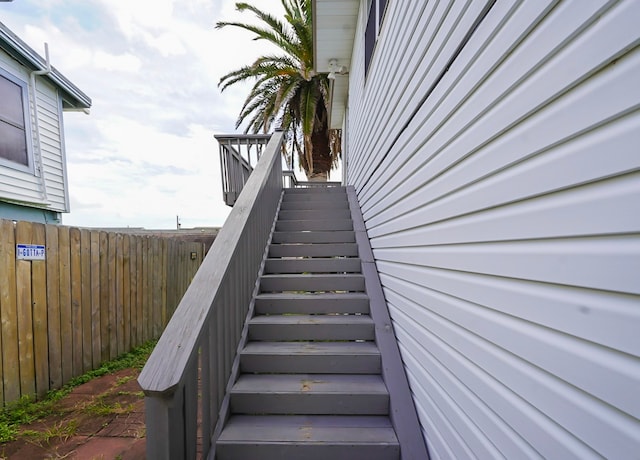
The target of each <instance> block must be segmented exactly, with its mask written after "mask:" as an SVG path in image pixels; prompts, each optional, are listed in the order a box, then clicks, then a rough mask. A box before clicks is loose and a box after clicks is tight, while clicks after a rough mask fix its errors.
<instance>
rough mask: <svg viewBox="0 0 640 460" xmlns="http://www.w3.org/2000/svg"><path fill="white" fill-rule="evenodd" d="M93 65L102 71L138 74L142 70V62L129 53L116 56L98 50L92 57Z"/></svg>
mask: <svg viewBox="0 0 640 460" xmlns="http://www.w3.org/2000/svg"><path fill="white" fill-rule="evenodd" d="M93 65H94V67H95V68H97V69H102V70H110V71H115V72H138V71H139V70H140V69H141V68H142V61H141V60H140V59H139V58H138V57H137V56H134V55H133V54H131V53H126V54H119V55H116V54H111V53H107V52H105V51H102V50H98V51H96V52H95V53H94V55H93Z"/></svg>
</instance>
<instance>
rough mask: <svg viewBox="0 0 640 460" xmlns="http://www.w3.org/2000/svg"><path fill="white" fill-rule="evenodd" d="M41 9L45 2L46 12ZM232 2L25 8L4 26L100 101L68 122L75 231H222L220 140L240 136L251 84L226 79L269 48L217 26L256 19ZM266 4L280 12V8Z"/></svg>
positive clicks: (163, 0)
mask: <svg viewBox="0 0 640 460" xmlns="http://www.w3.org/2000/svg"><path fill="white" fill-rule="evenodd" d="M42 3H44V4H45V5H43V4H42ZM234 4H235V1H230V0H224V1H222V0H185V1H177V0H56V2H55V7H52V6H53V5H54V3H53V2H49V1H48V2H41V1H40V0H21V1H20V2H13V3H7V4H2V3H0V5H2V6H0V9H1V10H0V11H1V12H2V21H3V22H4V23H5V24H6V25H7V26H8V27H9V28H11V29H12V30H13V31H14V32H15V33H16V34H18V36H20V37H21V38H22V39H23V40H24V41H26V42H27V43H28V44H29V45H30V46H31V47H33V48H34V49H35V50H36V51H38V52H39V53H40V54H43V53H44V52H43V45H42V43H43V42H45V41H46V42H48V43H49V46H50V51H51V58H52V63H53V65H54V66H55V67H56V68H57V69H58V70H60V71H61V72H62V73H63V74H64V75H65V76H66V77H67V78H69V80H71V81H72V82H73V83H74V84H76V85H77V86H78V87H79V88H81V89H82V90H83V91H84V92H85V93H86V94H87V95H88V96H90V97H91V98H92V100H93V107H92V109H91V115H90V116H85V115H83V114H79V113H67V114H65V138H66V153H67V162H68V177H69V193H70V198H71V208H72V210H71V213H70V214H69V215H64V216H63V222H64V223H65V224H68V225H78V226H100V227H105V226H116V227H122V226H132V227H142V226H144V227H147V228H173V227H175V216H176V214H178V215H180V218H181V221H182V224H183V227H191V226H205V225H222V223H223V222H224V219H225V218H226V216H227V215H228V213H229V209H230V208H228V207H227V206H225V205H224V203H223V201H222V193H221V185H220V171H219V159H218V146H217V143H216V142H215V140H214V138H213V135H214V133H232V132H234V131H235V129H234V125H235V119H236V117H237V114H238V112H239V110H240V107H241V105H242V102H243V100H244V97H245V95H246V93H247V89H248V86H246V85H245V86H239V87H237V88H236V87H232V88H230V89H228V90H227V91H225V92H224V93H223V94H221V93H220V91H219V89H218V87H217V83H218V80H219V79H220V77H221V76H222V75H224V74H225V73H227V72H229V71H230V70H233V69H235V68H238V67H240V66H241V65H244V64H247V63H249V62H251V61H252V60H253V59H255V58H256V57H257V56H258V55H260V54H265V53H270V52H272V51H273V48H272V47H269V46H268V45H267V44H266V43H265V42H263V41H257V42H256V41H253V40H252V39H251V38H252V37H251V34H250V33H249V32H246V31H242V30H239V29H236V28H232V27H226V28H224V29H222V30H216V29H215V28H214V25H215V23H216V22H217V21H220V20H223V19H224V20H242V21H252V20H253V17H252V15H251V14H247V13H245V14H239V13H237V12H236V11H235V9H234ZM257 4H259V5H260V7H262V8H265V9H269V10H271V11H275V12H279V11H281V10H280V8H281V5H280V2H279V1H278V0H270V1H269V2H265V1H263V0H259V1H258V2H257Z"/></svg>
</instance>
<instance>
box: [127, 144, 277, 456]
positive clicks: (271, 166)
mask: <svg viewBox="0 0 640 460" xmlns="http://www.w3.org/2000/svg"><path fill="white" fill-rule="evenodd" d="M282 138H283V134H282V132H276V133H275V134H273V135H272V136H271V139H270V141H269V143H268V145H267V146H266V148H265V149H264V152H263V154H262V155H261V157H260V160H259V161H258V163H257V165H256V166H255V169H254V170H253V173H252V174H251V175H250V177H249V179H248V180H247V182H246V184H245V185H244V188H243V190H242V193H241V194H240V196H239V197H238V199H237V201H236V204H235V206H234V207H233V209H232V210H231V214H230V215H229V217H228V218H227V221H226V222H225V224H224V226H223V227H222V229H221V230H220V232H219V233H218V236H217V237H216V239H215V241H214V243H213V246H212V247H211V249H210V250H209V253H208V254H207V256H206V258H205V259H204V261H203V263H202V265H201V266H200V269H199V270H198V272H197V273H196V275H195V277H194V279H193V281H192V283H191V285H190V286H189V288H188V289H187V291H186V293H185V295H184V297H183V298H182V300H181V302H180V304H179V305H178V308H177V309H176V311H175V313H174V314H173V317H172V318H171V320H170V322H169V324H168V325H167V328H166V329H165V331H164V333H163V334H162V337H161V338H160V340H159V341H158V344H157V345H156V347H155V349H154V351H153V353H152V354H151V356H150V357H149V360H148V361H147V364H146V365H145V367H144V369H143V370H142V372H141V374H140V376H139V378H138V382H139V383H140V386H141V387H142V389H143V390H144V393H145V413H146V424H147V432H146V435H147V458H153V459H176V458H187V459H188V458H195V456H196V442H197V417H198V404H200V411H201V414H202V444H203V446H202V448H203V457H204V458H206V456H207V454H208V452H209V449H210V447H211V436H212V434H213V430H214V428H215V426H216V423H217V420H218V414H219V413H220V412H221V406H222V403H223V399H224V395H225V390H226V386H227V383H228V380H229V377H230V375H231V370H232V364H233V361H234V358H235V356H236V353H237V348H238V344H239V341H240V337H241V334H242V329H243V327H244V322H245V320H246V316H247V312H248V310H249V306H250V302H251V299H252V297H253V294H254V290H255V289H256V283H257V280H258V274H259V271H260V266H261V264H262V261H263V256H264V251H265V247H266V244H267V241H268V239H269V236H270V233H271V230H272V227H273V222H274V219H275V215H276V211H277V208H278V204H279V202H280V198H281V195H282V162H281V161H280V151H281V150H280V148H281V143H282ZM198 380H199V381H200V388H201V398H200V400H199V401H198Z"/></svg>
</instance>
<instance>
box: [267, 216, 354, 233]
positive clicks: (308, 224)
mask: <svg viewBox="0 0 640 460" xmlns="http://www.w3.org/2000/svg"><path fill="white" fill-rule="evenodd" d="M305 230H311V231H314V230H315V231H333V230H353V222H352V221H351V220H349V219H325V220H317V219H316V220H279V221H277V222H276V231H277V232H298V231H305Z"/></svg>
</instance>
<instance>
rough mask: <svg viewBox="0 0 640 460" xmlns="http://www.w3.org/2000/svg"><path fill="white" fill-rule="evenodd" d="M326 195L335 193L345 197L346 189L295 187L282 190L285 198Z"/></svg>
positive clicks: (341, 187)
mask: <svg viewBox="0 0 640 460" xmlns="http://www.w3.org/2000/svg"><path fill="white" fill-rule="evenodd" d="M328 193H337V194H339V195H346V194H347V188H346V187H344V186H336V187H333V186H332V187H297V188H286V189H284V194H285V196H287V195H315V194H318V195H326V194H328Z"/></svg>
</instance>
